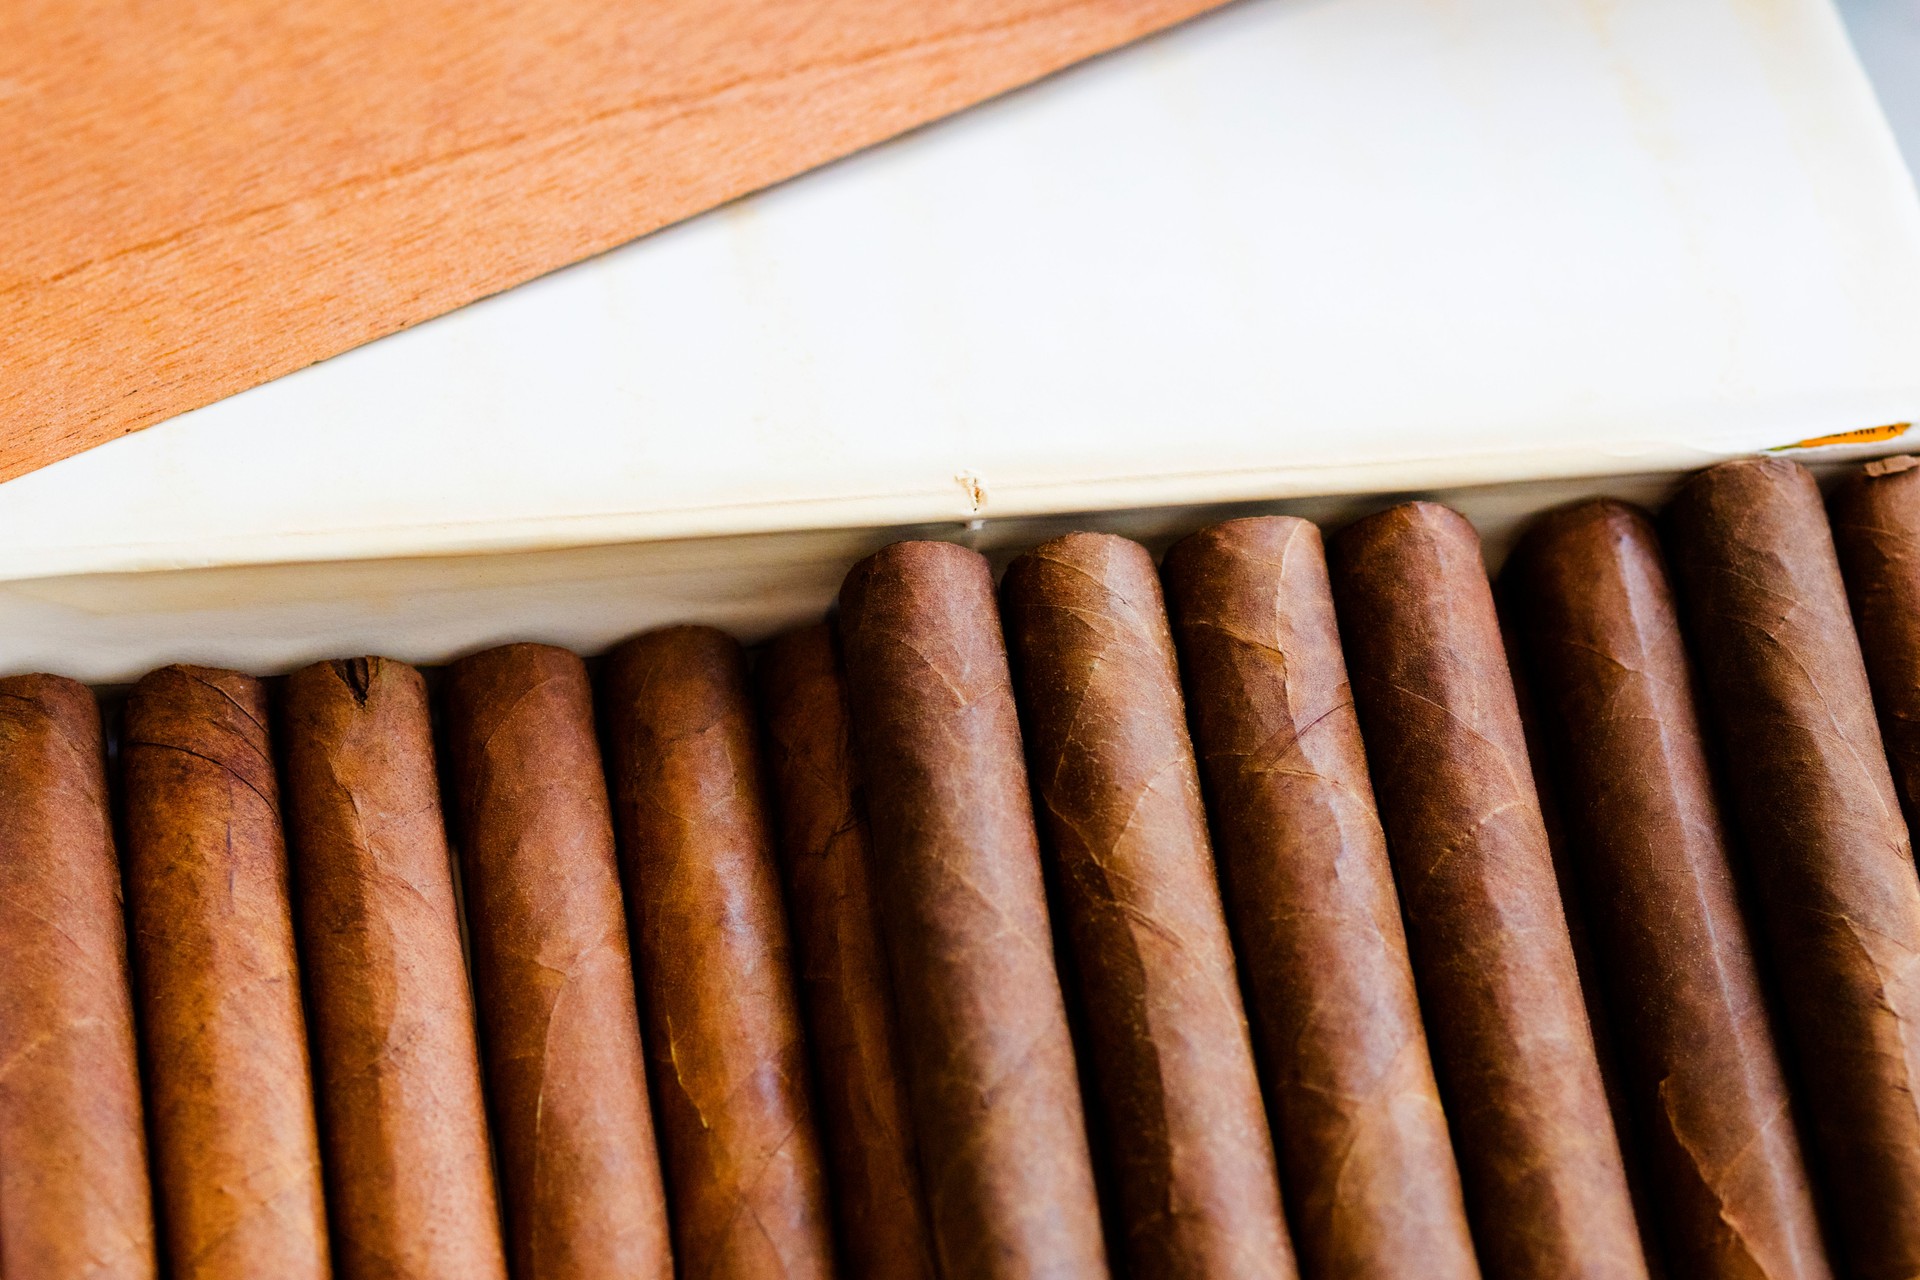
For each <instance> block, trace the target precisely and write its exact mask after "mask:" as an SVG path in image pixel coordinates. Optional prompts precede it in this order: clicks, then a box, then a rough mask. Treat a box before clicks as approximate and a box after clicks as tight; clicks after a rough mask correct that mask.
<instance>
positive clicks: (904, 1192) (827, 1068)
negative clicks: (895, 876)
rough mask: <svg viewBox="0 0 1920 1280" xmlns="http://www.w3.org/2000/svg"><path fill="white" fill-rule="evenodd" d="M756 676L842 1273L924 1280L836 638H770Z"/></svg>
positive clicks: (910, 1149) (922, 1234)
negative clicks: (837, 1224)
mask: <svg viewBox="0 0 1920 1280" xmlns="http://www.w3.org/2000/svg"><path fill="white" fill-rule="evenodd" d="M756 674H757V675H758V684H759V691H760V702H761V708H762V716H763V718H764V721H765V725H766V738H767V767H768V774H769V776H770V778H771V780H772V784H773V796H774V799H775V802H776V805H775V807H776V809H777V810H778V813H779V822H778V824H777V825H778V827H779V841H778V844H777V848H778V851H779V855H780V864H781V871H782V875H783V879H784V880H785V883H786V894H787V910H788V914H789V920H790V923H791V925H792V928H793V947H794V952H795V957H796V960H795V972H796V974H797V976H798V978H799V984H800V997H801V1007H802V1009H803V1010H804V1012H805V1015H806V1028H807V1043H808V1047H809V1049H810V1051H811V1058H812V1062H813V1068H814V1070H813V1079H814V1083H815V1086H816V1088H817V1091H818V1096H819V1100H820V1122H821V1123H820V1128H821V1132H822V1134H823V1136H824V1138H825V1142H826V1153H827V1169H828V1172H829V1174H830V1175H831V1182H832V1190H833V1204H834V1215H835V1218H836V1220H837V1221H838V1223H839V1227H840V1231H839V1245H840V1248H839V1252H840V1261H841V1265H842V1266H843V1267H844V1269H845V1270H846V1273H847V1274H848V1275H849V1276H851V1277H854V1280H932V1278H933V1277H934V1276H936V1275H938V1274H939V1273H938V1271H937V1270H936V1269H935V1267H934V1262H933V1238H932V1235H931V1233H930V1228H929V1227H928V1224H927V1215H926V1208H925V1205H924V1202H923V1200H922V1198H921V1194H920V1171H919V1167H918V1164H917V1160H918V1156H917V1153H916V1151H915V1146H914V1140H913V1128H912V1125H911V1123H910V1122H909V1120H908V1118H907V1095H906V1083H905V1081H904V1079H903V1078H902V1071H903V1068H904V1063H903V1062H902V1061H901V1057H900V1052H899V1041H898V1038H897V1032H896V1030H895V1018H894V1009H893V992H892V986H891V982H890V979H889V978H888V976H887V970H886V956H885V954H884V953H883V952H882V950H881V945H880V933H879V921H878V918H877V908H876V906H875V904H874V890H873V879H872V870H871V864H870V862H869V857H870V849H871V844H872V839H871V836H870V834H869V832H868V829H867V816H866V808H865V804H866V802H865V797H864V796H863V795H862V794H861V787H860V782H859V775H858V773H857V772H856V770H855V768H854V764H853V754H852V746H851V743H850V742H849V740H848V736H847V735H848V726H847V684H846V677H845V675H844V674H843V673H842V672H841V669H840V658H839V654H838V651H837V649H836V647H835V645H834V640H833V633H832V630H831V629H830V628H828V627H827V626H825V625H824V624H821V625H815V626H811V627H803V628H801V629H800V630H798V631H790V632H788V633H787V634H785V635H783V636H781V637H779V638H778V639H776V640H774V641H773V642H772V643H770V644H769V645H767V647H766V648H765V649H763V650H762V651H761V653H760V660H759V664H758V670H757V673H756Z"/></svg>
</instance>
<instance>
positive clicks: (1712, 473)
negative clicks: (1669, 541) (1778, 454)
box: [1673, 457, 1818, 507]
mask: <svg viewBox="0 0 1920 1280" xmlns="http://www.w3.org/2000/svg"><path fill="white" fill-rule="evenodd" d="M1780 488H1805V489H1810V490H1812V489H1817V488H1818V486H1817V485H1816V484H1815V483H1814V479H1813V473H1812V472H1811V471H1809V470H1807V469H1806V468H1805V467H1803V466H1801V465H1800V464H1799V463H1797V462H1795V461H1793V460H1792V459H1791V458H1775V457H1763V458H1735V459H1733V460H1732V461H1731V462H1722V463H1719V464H1717V465H1715V466H1711V467H1708V468H1707V469H1706V470H1705V471H1696V472H1694V473H1693V474H1692V475H1691V476H1688V477H1687V479H1686V481H1685V482H1684V483H1682V484H1681V486H1680V491H1679V492H1678V493H1677V494H1675V495H1674V499H1673V505H1674V506H1676V507H1684V506H1685V505H1688V504H1691V503H1695V502H1711V501H1713V500H1714V499H1715V498H1716V497H1718V496H1719V495H1720V494H1722V493H1752V492H1754V491H1756V490H1759V489H1780Z"/></svg>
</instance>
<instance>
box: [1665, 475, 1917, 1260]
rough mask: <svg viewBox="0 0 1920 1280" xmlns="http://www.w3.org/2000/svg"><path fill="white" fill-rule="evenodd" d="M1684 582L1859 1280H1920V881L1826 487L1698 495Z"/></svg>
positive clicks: (1846, 1252)
mask: <svg viewBox="0 0 1920 1280" xmlns="http://www.w3.org/2000/svg"><path fill="white" fill-rule="evenodd" d="M1667 517H1668V520H1669V523H1670V528H1669V533H1670V535H1671V548H1672V555H1673V563H1674V576H1675V578H1676V580H1677V581H1678V583H1679V585H1680V593H1679V594H1680V600H1681V603H1682V607H1683V611H1684V620H1685V622H1686V625H1687V627H1688V628H1689V633H1688V639H1689V640H1690V641H1691V643H1692V645H1693V652H1694V655H1695V657H1696V659H1697V661H1698V662H1699V665H1700V670H1701V673H1702V675H1703V676H1704V677H1705V685H1706V689H1707V700H1706V702H1707V709H1708V715H1709V720H1710V722H1711V724H1712V725H1713V727H1714V728H1715V730H1716V731H1717V733H1718V734H1719V737H1720V744H1721V748H1722V750H1723V751H1724V753H1725V756H1726V758H1727V759H1728V760H1729V761H1731V762H1732V763H1733V765H1734V766H1735V767H1732V768H1730V769H1729V770H1728V771H1727V784H1728V788H1727V789H1728V799H1729V802H1730V812H1731V815H1732V817H1733V819H1734V822H1735V823H1736V825H1737V829H1738V834H1739V836H1740V839H1741V842H1742V844H1743V846H1744V851H1745V861H1746V863H1747V865H1748V866H1749V867H1750V868H1751V877H1752V883H1753V887H1754V890H1755V893H1756V896H1757V898H1758V900H1759V907H1760V913H1759V914H1760V923H1761V926H1762V929H1763V931H1764V935H1765V939H1766V942H1767V946H1768V950H1769V952H1770V954H1771V956H1772V959H1773V968H1774V972H1775V974H1776V976H1777V980H1778V983H1779V989H1780V994H1781V1003H1782V1010H1781V1012H1782V1021H1783V1022H1784V1023H1785V1028H1784V1029H1785V1031H1786V1034H1787V1038H1788V1041H1789V1048H1790V1050H1791V1051H1792V1053H1793V1056H1794V1059H1795V1063H1796V1065H1797V1066H1798V1068H1799V1073H1800V1077H1801V1080H1802V1082H1803V1084H1804V1093H1803V1094H1802V1097H1803V1099H1804V1101H1805V1103H1806V1111H1807V1116H1808V1121H1809V1130H1810V1132H1809V1135H1808V1141H1809V1145H1810V1146H1811V1147H1812V1148H1813V1156H1814V1160H1815V1169H1814V1176H1815V1178H1816V1179H1817V1180H1824V1190H1825V1192H1826V1203H1827V1206H1828V1208H1829V1210H1830V1211H1831V1225H1832V1227H1833V1231H1834V1235H1835V1237H1836V1239H1835V1244H1836V1246H1837V1248H1838V1251H1839V1253H1840V1254H1841V1256H1842V1262H1843V1264H1844V1269H1845V1270H1846V1271H1847V1272H1848V1274H1850V1275H1858V1276H1865V1277H1876V1278H1877V1277H1892V1276H1912V1275H1915V1274H1920V1108H1917V1107H1916V1106H1915V1102H1914V1095H1913V1082H1914V1081H1916V1080H1920V967H1916V965H1915V964H1914V957H1915V955H1917V954H1920V877H1916V875H1915V872H1914V866H1913V855H1912V851H1911V849H1910V848H1909V847H1908V843H1907V828H1906V823H1905V822H1904V821H1902V819H1901V817H1900V805H1899V800H1898V799H1897V798H1896V797H1895V794H1894V789H1893V777H1892V775H1891V773H1889V771H1888V768H1887V757H1886V753H1885V752H1884V751H1883V750H1882V748H1881V745H1880V732H1879V726H1878V725H1877V724H1876V723H1875V721H1874V709H1873V701H1872V697H1871V695H1870V694H1869V692H1868V686H1867V674H1866V668H1865V666H1864V665H1863V663H1862V660H1861V656H1860V645H1859V642H1858V641H1857V640H1856V639H1855V638H1854V632H1853V623H1852V621H1851V619H1850V618H1849V617H1848V615H1847V598H1846V592H1845V588H1844V587H1843V586H1842V584H1841V580H1840V569H1839V564H1838V562H1837V561H1836V559H1835V555H1834V544H1833V538H1832V536H1831V534H1830V532H1829V530H1828V527H1827V520H1826V512H1825V511H1824V510H1823V509H1822V507H1821V504H1820V491H1819V489H1818V488H1817V487H1816V486H1815V484H1814V482H1813V477H1812V476H1811V475H1809V474H1808V473H1807V472H1806V470H1805V469H1804V468H1802V467H1800V466H1798V465H1796V464H1794V463H1791V462H1786V461H1784V460H1781V459H1776V458H1769V459H1764V460H1751V461H1742V462H1730V463H1726V464H1723V465H1721V466H1718V467H1714V468H1712V469H1711V470H1709V471H1705V472H1702V473H1701V474H1699V475H1697V476H1695V477H1694V478H1693V479H1691V480H1690V481H1688V482H1687V484H1686V486H1685V487H1684V488H1682V489H1681V491H1680V494H1679V496H1678V497H1676V498H1675V499H1674V501H1673V504H1672V506H1670V507H1669V508H1668V511H1667Z"/></svg>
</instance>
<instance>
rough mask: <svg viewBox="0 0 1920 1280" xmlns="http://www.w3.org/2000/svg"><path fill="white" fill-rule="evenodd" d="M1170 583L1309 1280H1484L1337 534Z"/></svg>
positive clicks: (1177, 568) (1292, 537) (1249, 548)
mask: <svg viewBox="0 0 1920 1280" xmlns="http://www.w3.org/2000/svg"><path fill="white" fill-rule="evenodd" d="M1163 575H1164V577H1165V579H1166V584H1167V598H1168V603H1169V605H1170V606H1171V608H1172V612H1173V623H1174V636H1175V638H1176V639H1177V640H1178V642H1179V653H1180V662H1181V666H1182V668H1183V669H1184V671H1185V673H1186V689H1187V705H1188V708H1189V714H1190V716H1191V719H1192V723H1193V737H1194V745H1195V746H1196V747H1197V748H1198V751H1199V757H1200V772H1201V777H1202V780H1203V781H1204V783H1205V785H1206V795H1207V799H1208V811H1209V813H1210V814H1211V816H1212V819H1213V832H1214V837H1215V840H1216V841H1217V847H1218V853H1219V859H1220V873H1221V879H1222V881H1223V885H1222V888H1223V890H1224V893H1225V897H1226V902H1227V907H1228V910H1229V919H1230V921H1231V923H1232V925H1233V938H1234V942H1235V944H1236V947H1237V949H1238V952H1239V956H1240V971H1241V975H1242V981H1243V984H1244V986H1245V988H1246V992H1247V1005H1248V1010H1249V1012H1250V1013H1251V1015H1252V1019H1253V1026H1254V1030H1255V1032H1256V1034H1257V1040H1256V1044H1257V1047H1258V1050H1259V1055H1258V1056H1259V1059H1260V1062H1261V1067H1262V1070H1263V1076H1264V1080H1265V1084H1266V1095H1267V1101H1268V1106H1269V1107H1270V1108H1272V1111H1273V1130H1274V1137H1275V1141H1276V1143H1277V1145H1278V1147H1279V1154H1280V1160H1281V1167H1282V1174H1283V1177H1282V1182H1283V1183H1284V1185H1285V1187H1286V1191H1287V1197H1288V1202H1289V1208H1290V1209H1291V1210H1292V1220H1293V1240H1294V1243H1295V1244H1296V1245H1297V1246H1298V1247H1299V1251H1300V1264H1301V1270H1302V1272H1303V1273H1304V1274H1305V1275H1306V1276H1308V1277H1309V1280H1336V1278H1339V1280H1400V1278H1401V1277H1405V1276H1409V1275H1416V1274H1417V1275H1421V1276H1427V1277H1432V1278H1433V1280H1472V1278H1473V1277H1477V1276H1478V1275H1479V1274H1480V1270H1479V1265H1478V1263H1477V1262H1476V1261H1475V1259H1474V1251H1473V1241H1472V1238H1471V1236H1470V1235H1469V1233H1468V1227H1467V1217H1466V1206H1465V1204H1464V1202H1463V1201H1462V1198H1461V1190H1460V1175H1459V1173H1458V1171H1457V1170H1456V1168H1455V1165H1454V1158H1453V1147H1452V1143H1451V1140H1450V1138H1449V1136H1448V1133H1447V1121H1446V1116H1445V1114H1444V1112H1443V1111H1442V1109H1441V1105H1440V1093H1439V1086H1438V1085H1437V1084H1436V1083H1435V1082H1434V1075H1433V1066H1432V1062H1431V1060H1430V1058H1429V1056H1428V1051H1427V1037H1426V1032H1425V1030H1424V1029H1423V1028H1422V1026H1421V1022H1420V1007H1419V1003H1418V1000H1417V998H1416V995H1415V991H1414V983H1413V971H1412V968H1411V967H1410V965H1409V962H1408V959H1407V943H1406V937H1405V934H1404V933H1403V931H1402V929H1401V925H1400V902H1399V898H1398V895H1397V894H1396V893H1395V892H1394V887H1393V872H1392V868H1391V866H1390V864H1389V863H1388V860H1387V842H1386V836H1385V833H1384V832H1382V830H1381V828H1380V819H1379V816H1378V815H1377V813H1376V812H1375V809H1374V800H1373V786H1372V783H1371V781H1370V779H1369V777H1368V774H1367V762H1366V756H1365V754H1364V751H1363V748H1362V746H1361V742H1360V725H1359V722H1358V720H1357V719H1356V718H1355V716H1354V710H1353V695H1352V692H1351V691H1350V690H1349V688H1348V685H1347V667H1346V660H1345V658H1344V657H1342V655H1341V651H1340V634H1339V631H1338V629H1337V627H1336V626H1335V622H1334V612H1333V598H1332V596H1331V594H1330V592H1329V589H1328V584H1327V565H1326V557H1325V553H1324V552H1323V551H1322V549H1321V543H1320V531H1319V530H1318V529H1316V528H1314V526H1313V525H1311V524H1309V523H1308V522H1306V521H1304V520H1296V519H1293V518H1290V517H1284V516H1271V517H1265V518H1259V519H1251V520H1232V521H1228V522H1227V523H1225V524H1219V525H1215V526H1213V527H1212V528H1210V529H1204V530H1202V531H1201V532H1199V533H1196V534H1194V535H1193V536H1192V537H1189V538H1187V539H1186V540H1184V541H1183V542H1180V543H1179V544H1177V545H1176V546H1175V547H1174V548H1173V550H1171V551H1169V552H1168V553H1167V558H1166V563H1165V565H1164V567H1163Z"/></svg>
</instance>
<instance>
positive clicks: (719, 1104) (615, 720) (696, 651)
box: [601, 627, 833, 1277]
mask: <svg viewBox="0 0 1920 1280" xmlns="http://www.w3.org/2000/svg"><path fill="white" fill-rule="evenodd" d="M601 701H602V708H603V712H604V715H605V723H606V732H607V753H608V757H609V762H610V764H611V766H612V767H611V770H610V773H611V776H612V779H613V799H614V816H615V820H616V825H617V829H618V831H619V834H620V853H621V868H622V871H623V873H624V879H625V883H626V888H627V902H628V904H629V907H630V910H631V914H632V930H631V932H632V935H633V938H634V940H635V944H636V945H635V951H636V959H637V967H638V969H639V973H640V990H641V1002H640V1003H641V1007H642V1009H643V1010H644V1011H645V1016H646V1028H647V1043H648V1044H649V1045H651V1046H652V1051H653V1063H652V1074H653V1082H654V1086H655V1097H656V1098H657V1099H658V1100H659V1107H660V1145H661V1155H662V1159H663V1162H664V1164H665V1166H666V1173H667V1185H668V1187H669V1188H670V1189H671V1194H672V1197H673V1232H674V1235H673V1239H674V1253H675V1256H676V1257H678V1259H679V1262H680V1269H681V1271H682V1273H683V1274H685V1275H690V1276H713V1277H721V1276H736V1277H749V1276H769V1277H772V1276H780V1277H786V1276H794V1277H800V1276H822V1277H824V1276H827V1275H830V1274H831V1273H832V1271H833V1256H832V1245H831V1234H830V1219H829V1216H828V1210H827V1201H826V1177H825V1171H824V1168H823V1166H822V1163H821V1156H820V1142H819V1138H818V1135H817V1134H816V1133H815V1131H814V1126H813V1115H812V1112H811V1110H810V1108H809V1105H808V1098H807V1094H808V1080H807V1060H806V1045H805V1043H804V1041H803V1040H802V1038H801V1033H800V1009H799V1003H798V1000H797V998H796V996H795V993H794V987H793V972H792V963H791V959H790V957H789V955H788V948H787V921H786V913H785V911H784V909H783V908H782V906H781V903H780V879H779V870H778V868H777V867H776V866H775V865H774V856H773V838H772V833H771V831H770V829H769V826H768V822H767V812H766V805H765V803H764V801H763V800H762V799H761V793H760V760H759V752H758V749H757V746H756V743H755V728H754V723H753V708H752V703H751V701H750V700H749V697H748V693H747V678H746V664H745V662H744V660H743V658H742V655H741V652H740V646H739V645H738V644H736V643H735V642H734V641H733V640H732V639H731V638H730V637H728V636H727V635H725V634H723V633H722V632H719V631H715V630H713V629H711V628H709V627H669V628H667V629H665V630H662V631H653V632H649V633H648V634H646V635H643V636H640V637H638V638H637V639H634V640H629V641H628V642H627V643H625V644H623V645H621V646H620V647H619V648H617V649H615V650H614V651H613V652H612V653H611V654H609V655H608V657H607V665H606V669H605V671H604V672H603V673H602V677H601Z"/></svg>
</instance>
